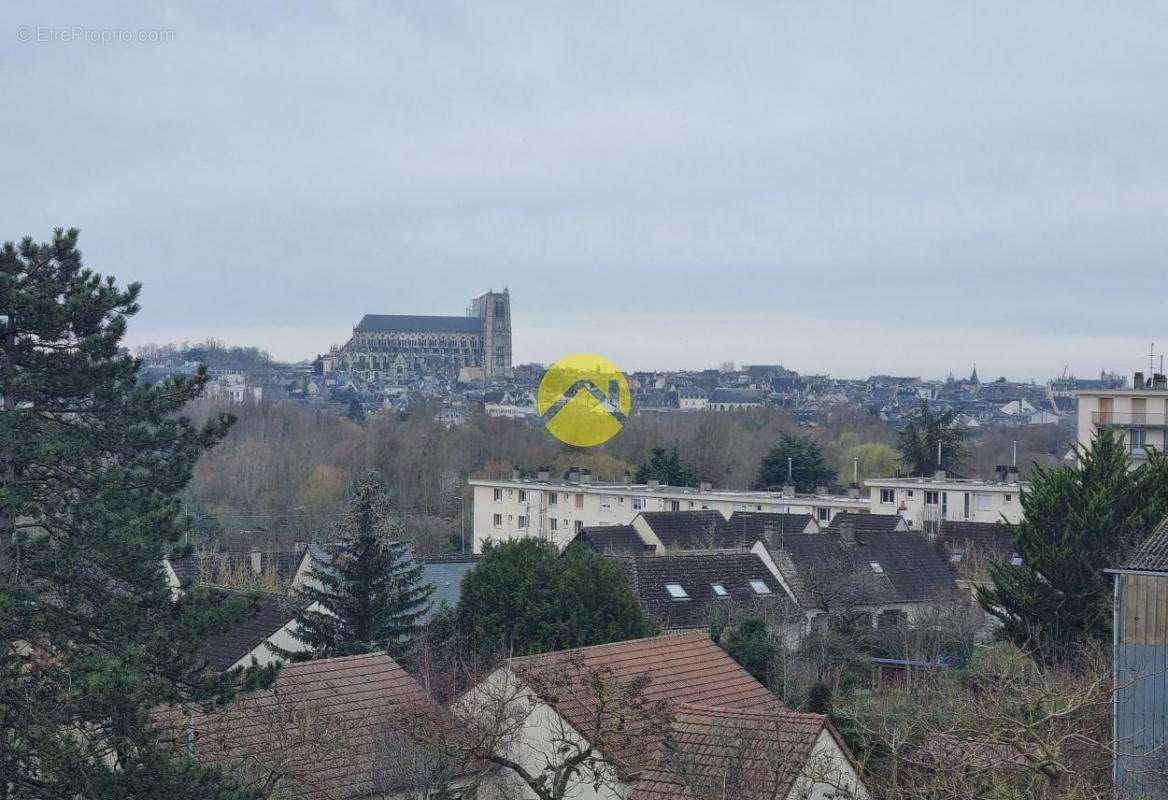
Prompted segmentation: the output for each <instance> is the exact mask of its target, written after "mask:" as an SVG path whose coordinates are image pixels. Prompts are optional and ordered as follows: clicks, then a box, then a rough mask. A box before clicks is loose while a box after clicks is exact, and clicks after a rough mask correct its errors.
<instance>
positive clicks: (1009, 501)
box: [1006, 494, 1014, 503]
mask: <svg viewBox="0 0 1168 800" xmlns="http://www.w3.org/2000/svg"><path fill="white" fill-rule="evenodd" d="M1006 502H1007V503H1013V502H1014V495H1012V494H1008V495H1006Z"/></svg>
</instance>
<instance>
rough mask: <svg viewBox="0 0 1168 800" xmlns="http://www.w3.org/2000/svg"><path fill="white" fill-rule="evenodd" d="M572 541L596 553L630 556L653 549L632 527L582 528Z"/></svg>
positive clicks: (605, 526) (603, 526)
mask: <svg viewBox="0 0 1168 800" xmlns="http://www.w3.org/2000/svg"><path fill="white" fill-rule="evenodd" d="M572 541H573V542H580V543H581V544H583V545H585V546H586V547H589V548H590V549H592V550H595V551H596V552H598V553H605V554H624V555H630V556H635V555H640V554H642V553H645V552H648V551H649V549H650V548H652V547H653V545H647V544H645V542H643V541H642V540H641V536H640V534H638V533H637V529H636V528H634V527H633V526H632V525H590V526H588V527H586V528H582V529H581V530H580V532H579V533H578V534H576V536H575V538H574V539H572Z"/></svg>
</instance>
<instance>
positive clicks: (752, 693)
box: [509, 631, 784, 744]
mask: <svg viewBox="0 0 1168 800" xmlns="http://www.w3.org/2000/svg"><path fill="white" fill-rule="evenodd" d="M574 659H578V660H579V663H580V665H581V666H582V667H583V668H584V669H585V670H587V671H588V673H595V672H598V671H601V670H603V671H605V672H606V673H607V674H608V675H609V676H611V678H612V679H613V680H615V681H618V682H619V683H621V684H622V685H627V684H628V683H629V682H630V681H633V680H635V679H647V680H648V683H647V685H646V686H645V688H644V689H643V691H642V698H643V699H644V700H645V701H646V702H647V703H655V704H657V703H659V704H662V705H664V706H665V708H666V710H668V711H669V712H673V710H674V709H678V708H681V706H683V705H685V704H687V703H690V704H697V705H707V706H721V707H728V708H756V709H757V708H773V709H776V710H782V709H783V708H784V707H783V705H782V703H780V702H779V700H778V698H776V697H775V696H774V695H773V694H771V693H770V691H768V690H767V688H766V687H765V686H763V685H762V684H761V683H759V682H758V681H756V680H755V679H754V678H753V677H751V675H750V673H748V672H747V671H746V670H744V669H743V668H742V667H740V666H739V665H738V663H737V662H736V661H734V659H732V658H730V656H728V655H726V652H725V651H724V650H722V648H720V647H718V645H716V644H715V643H714V642H713V641H711V640H710V637H709V636H708V635H707V634H706V633H705V632H704V631H694V632H691V633H683V634H672V635H666V636H653V637H649V638H646V639H632V640H629V641H626V642H614V643H612V644H602V645H596V646H594V647H581V648H577V649H575V650H561V651H558V652H555V653H545V654H542V655H536V656H527V657H524V658H515V659H511V661H510V662H509V663H510V665H511V669H512V671H514V672H515V673H516V674H517V675H518V676H519V677H520V678H523V676H524V675H525V674H527V673H528V672H529V671H537V674H544V675H547V674H555V673H557V672H563V671H564V670H566V669H570V668H571V666H570V665H571V664H572V662H573V660H574ZM541 699H543V700H544V701H545V702H548V703H549V704H550V705H553V706H554V707H555V708H556V710H557V711H558V712H559V714H560V715H561V716H562V717H563V718H564V719H565V720H567V721H568V723H569V724H570V725H572V727H573V728H575V729H576V730H577V731H580V732H581V733H583V732H584V731H586V730H588V728H589V722H588V720H589V718H590V715H593V714H594V712H595V698H594V696H593V695H592V694H591V693H590V692H588V691H579V690H577V691H573V692H565V693H563V694H562V696H560V697H558V698H552V697H541ZM647 744H649V743H648V742H647Z"/></svg>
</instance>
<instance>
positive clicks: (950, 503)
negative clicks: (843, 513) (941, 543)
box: [864, 468, 1030, 530]
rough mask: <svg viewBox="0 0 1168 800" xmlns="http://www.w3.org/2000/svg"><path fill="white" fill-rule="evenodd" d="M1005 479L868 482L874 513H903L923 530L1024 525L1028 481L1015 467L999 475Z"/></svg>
mask: <svg viewBox="0 0 1168 800" xmlns="http://www.w3.org/2000/svg"><path fill="white" fill-rule="evenodd" d="M999 474H1000V476H1001V480H981V479H975V478H949V477H945V475H944V473H938V474H937V475H936V476H934V477H932V478H873V479H870V480H866V481H864V485H865V486H867V487H868V490H869V493H870V494H869V500H868V502H869V508H870V509H871V512H872V513H873V514H900V515H901V516H902V517H904V518H905V520H906V521H907V522H908V524H909V525H910V526H911V527H912V528H914V529H916V530H920V529H921V528H923V527H925V525H926V524H928V523H930V522H940V521H941V520H952V521H957V522H1002V521H1003V520H1005V521H1007V522H1021V521H1022V503H1021V500H1020V499H1019V498H1020V495H1021V494H1022V492H1027V491H1030V483H1029V482H1028V481H1020V480H1018V472H1017V470H1016V469H1014V468H1011V469H1010V470H1009V471H1003V472H1001V473H999Z"/></svg>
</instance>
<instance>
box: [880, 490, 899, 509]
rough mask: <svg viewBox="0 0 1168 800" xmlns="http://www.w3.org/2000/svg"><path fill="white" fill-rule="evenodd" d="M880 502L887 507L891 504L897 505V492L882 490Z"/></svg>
mask: <svg viewBox="0 0 1168 800" xmlns="http://www.w3.org/2000/svg"><path fill="white" fill-rule="evenodd" d="M880 502H881V503H884V504H885V505H888V504H889V503H895V502H896V490H895V489H881V490H880Z"/></svg>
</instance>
